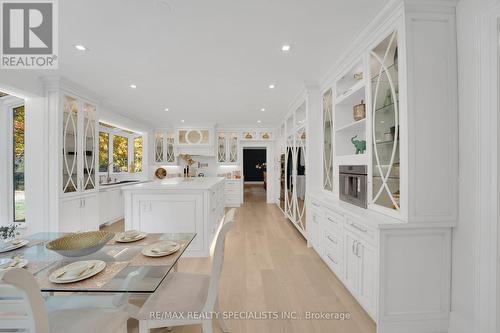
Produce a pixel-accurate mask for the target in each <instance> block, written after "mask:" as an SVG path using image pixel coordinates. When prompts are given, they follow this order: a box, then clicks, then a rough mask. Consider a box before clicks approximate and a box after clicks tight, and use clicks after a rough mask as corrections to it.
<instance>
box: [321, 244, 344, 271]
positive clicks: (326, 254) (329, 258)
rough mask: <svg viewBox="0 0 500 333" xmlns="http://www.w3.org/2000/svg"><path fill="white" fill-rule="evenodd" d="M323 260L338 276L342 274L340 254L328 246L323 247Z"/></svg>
mask: <svg viewBox="0 0 500 333" xmlns="http://www.w3.org/2000/svg"><path fill="white" fill-rule="evenodd" d="M323 260H324V261H325V262H326V264H327V265H328V267H330V269H331V270H332V271H333V272H334V273H335V274H337V276H338V277H340V276H342V260H341V256H340V255H337V254H336V253H334V252H333V251H331V250H330V249H328V248H324V249H323Z"/></svg>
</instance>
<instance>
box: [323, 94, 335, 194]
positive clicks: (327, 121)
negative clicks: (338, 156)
mask: <svg viewBox="0 0 500 333" xmlns="http://www.w3.org/2000/svg"><path fill="white" fill-rule="evenodd" d="M332 111H333V101H332V89H329V90H327V91H326V92H325V93H324V94H323V188H324V189H325V190H327V191H332V190H333V118H332Z"/></svg>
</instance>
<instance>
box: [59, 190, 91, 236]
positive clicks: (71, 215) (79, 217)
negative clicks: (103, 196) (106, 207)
mask: <svg viewBox="0 0 500 333" xmlns="http://www.w3.org/2000/svg"><path fill="white" fill-rule="evenodd" d="M93 230H99V199H98V195H97V194H91V195H85V196H81V197H80V196H78V197H71V198H68V199H63V200H61V213H60V226H59V231H60V232H78V231H93Z"/></svg>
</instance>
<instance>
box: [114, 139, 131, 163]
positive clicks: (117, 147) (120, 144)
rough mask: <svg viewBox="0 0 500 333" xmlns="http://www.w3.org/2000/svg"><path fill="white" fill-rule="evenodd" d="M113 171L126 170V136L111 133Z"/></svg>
mask: <svg viewBox="0 0 500 333" xmlns="http://www.w3.org/2000/svg"><path fill="white" fill-rule="evenodd" d="M113 171H114V172H128V138H126V137H124V136H120V135H113Z"/></svg>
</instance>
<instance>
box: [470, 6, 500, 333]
mask: <svg viewBox="0 0 500 333" xmlns="http://www.w3.org/2000/svg"><path fill="white" fill-rule="evenodd" d="M499 22H500V4H498V2H497V3H494V4H490V6H487V7H486V8H485V9H484V10H483V11H482V13H481V17H480V18H479V20H478V23H479V24H480V29H481V30H480V39H479V41H480V44H479V47H478V50H479V54H478V61H479V78H478V83H479V87H478V89H477V90H476V91H477V96H478V99H477V104H478V146H477V149H478V152H479V158H478V162H477V163H478V165H477V168H478V170H479V175H478V180H479V184H478V186H479V188H478V190H479V198H478V203H477V214H478V221H479V222H478V223H477V226H476V231H477V234H476V242H477V243H476V244H477V251H476V258H475V261H476V264H477V270H476V279H477V281H476V285H475V288H477V293H476V294H477V297H476V300H475V312H476V313H475V315H476V317H477V318H478V322H477V323H476V325H475V326H476V327H475V330H476V331H477V332H481V333H496V332H497V330H498V328H499V327H498V323H497V320H498V318H497V315H498V313H499V310H500V307H499V305H498V302H499V298H500V297H499V290H498V286H499V284H500V281H499V273H498V272H499V271H498V270H499V265H498V260H500V256H499V246H498V240H499V238H498V232H499V228H498V225H497V223H498V219H499V214H498V208H499V207H498V198H499V193H498V189H499V183H498V180H499V179H498V149H499V145H498V89H499V82H498V81H499V68H498V67H499V66H498V61H499V56H500V55H499V50H498V49H499V39H498V38H499V36H500V34H499V31H498V25H499Z"/></svg>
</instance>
